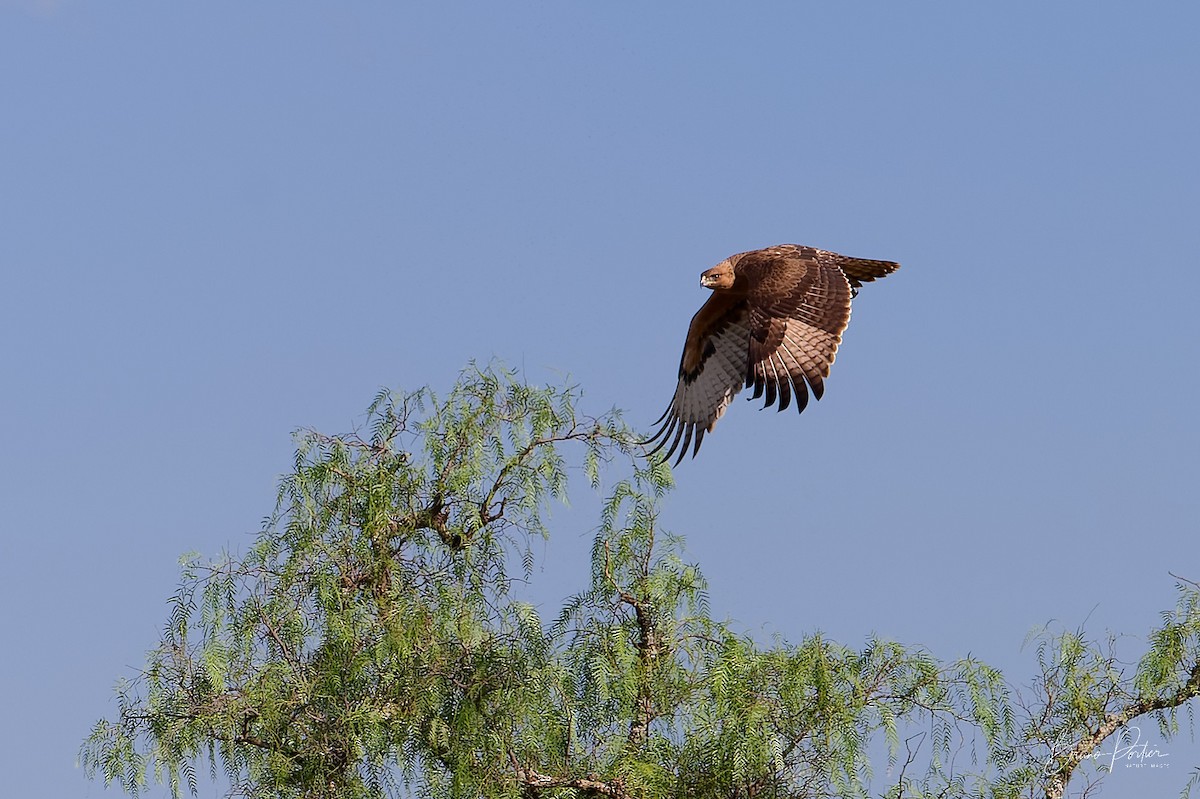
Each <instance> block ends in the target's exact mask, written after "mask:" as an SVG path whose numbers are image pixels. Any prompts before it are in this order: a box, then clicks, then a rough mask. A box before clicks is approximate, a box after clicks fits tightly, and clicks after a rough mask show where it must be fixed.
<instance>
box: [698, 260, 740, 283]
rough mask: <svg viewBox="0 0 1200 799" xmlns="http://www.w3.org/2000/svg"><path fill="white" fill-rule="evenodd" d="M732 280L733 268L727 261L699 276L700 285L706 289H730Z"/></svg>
mask: <svg viewBox="0 0 1200 799" xmlns="http://www.w3.org/2000/svg"><path fill="white" fill-rule="evenodd" d="M733 280H734V274H733V266H732V265H731V264H730V263H729V262H728V261H722V262H721V263H719V264H717V265H716V266H714V267H713V268H712V269H709V270H707V271H706V272H702V273H701V274H700V285H701V286H704V288H706V289H731V288H733Z"/></svg>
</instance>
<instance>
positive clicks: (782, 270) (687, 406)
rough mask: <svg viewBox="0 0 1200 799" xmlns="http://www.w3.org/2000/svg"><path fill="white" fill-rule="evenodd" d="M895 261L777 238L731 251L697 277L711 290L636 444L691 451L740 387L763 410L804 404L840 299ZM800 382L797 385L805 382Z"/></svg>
mask: <svg viewBox="0 0 1200 799" xmlns="http://www.w3.org/2000/svg"><path fill="white" fill-rule="evenodd" d="M899 268H900V264H898V263H894V262H892V261H870V260H867V259H865V258H849V257H847V256H845V255H838V254H837V253H835V252H828V251H826V250H818V249H816V248H815V247H802V246H800V245H798V244H780V245H779V246H778V247H768V248H766V249H765V250H754V251H752V252H743V253H739V254H737V255H731V256H730V257H729V258H726V259H725V260H724V261H722V262H721V263H719V264H717V265H716V266H714V267H713V268H712V269H709V270H708V271H706V272H704V273H702V274H701V275H700V285H702V286H704V287H705V288H710V289H712V291H713V293H712V296H711V297H709V298H708V301H707V302H705V303H704V305H703V306H701V308H700V310H699V311H697V312H696V315H695V316H693V317H692V323H691V325H690V326H689V327H688V334H687V340H686V341H685V342H684V345H683V357H682V359H680V362H679V383H678V384H677V385H676V387H675V396H674V397H672V398H671V404H670V405H668V406H667V410H666V411H665V412H663V415H662V416H660V417H659V418H658V421H656V422H655V424H656V425H658V424H661V426H660V427H659V428H658V432H656V433H655V434H654V435H653V436H652V437H651V438H650V439H648V440H647V441H646V442H644V443H646V444H650V443H653V442H655V441H658V444H657V445H656V446H655V447H654V449H652V450H650V452H648V453H647V455H648V456H649V455H653V454H654V453H655V452H657V451H658V450H660V449H662V448H663V447H664V446H666V445H667V443H668V442H670V446H669V447H668V448H667V451H666V454H665V455H664V457H665V458H666V459H668V460H669V459H670V458H671V455H672V454H673V453H674V452H675V450H676V448H679V446H680V444H681V443H682V445H683V446H682V448H680V449H679V458H678V459H677V460H676V461H675V463H676V464H678V463H679V461H681V460H683V456H684V455H685V454H686V453H687V449H688V445H689V444H691V442H692V440H693V438H694V439H695V444H694V446H693V447H692V457H695V456H696V453H697V452H699V451H700V442H701V441H702V440H703V439H704V434H705V433H706V432H712V429H713V428H714V427H715V426H716V424H717V420H718V419H720V418H721V416H722V414H724V413H725V409H726V408H728V407H729V403H730V402H732V401H733V397H734V395H735V394H737V393H738V392H739V391H741V389H742V387H743V386H745V387H746V388H749V387H751V386H753V387H754V396H753V397H752V399H756V398H758V397H760V396H762V395H763V392H766V401H765V403H764V405H763V407H764V408H766V407H769V406H771V405H773V404H774V403H775V402H776V400H778V402H779V410H781V411H782V410H783V409H784V408H786V407H787V406H788V405H789V404H790V402H791V400H792V396H793V395H794V396H795V398H796V409H797V410H798V411H803V410H804V408H805V406H806V405H808V389H809V388H811V389H812V393H813V396H814V397H816V398H817V399H820V398H821V395H822V394H823V393H824V392H825V382H824V381H825V378H826V377H828V376H829V367H830V365H831V364H832V363H833V359H834V356H835V355H836V354H837V349H838V345H839V344H841V342H842V331H843V330H845V329H846V325H847V323H849V321H850V300H851V299H852V298H853V297H854V296H855V295H856V294H857V293H858V289H859V288H860V287H861V286H862V284H863V283H869V282H871V281H872V280H875V279H876V278H881V277H886V276H887V275H890V274H891V273H892V272H895V271H896V270H897V269H899ZM806 384H807V386H806Z"/></svg>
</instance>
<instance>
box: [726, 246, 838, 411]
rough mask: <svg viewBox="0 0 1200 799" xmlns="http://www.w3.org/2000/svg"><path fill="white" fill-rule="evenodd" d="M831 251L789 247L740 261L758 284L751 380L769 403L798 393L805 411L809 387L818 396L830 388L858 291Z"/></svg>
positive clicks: (753, 300) (782, 403)
mask: <svg viewBox="0 0 1200 799" xmlns="http://www.w3.org/2000/svg"><path fill="white" fill-rule="evenodd" d="M832 255H833V253H826V252H824V251H823V250H817V249H814V248H812V247H798V246H795V245H785V246H782V247H772V248H769V249H766V250H760V251H758V252H755V253H749V254H748V255H747V257H746V259H745V260H743V261H742V262H740V263H739V264H738V271H739V272H744V273H746V275H747V277H752V278H753V280H752V282H751V285H752V286H753V287H754V288H753V290H752V291H751V293H750V295H749V297H748V299H749V303H750V312H749V319H750V341H749V352H748V355H747V374H746V386H747V387H749V386H753V387H754V395H753V398H758V397H761V396H763V394H764V393H765V394H766V399H765V404H764V406H763V407H769V406H771V405H774V404H775V403H776V402H778V403H779V410H781V411H782V410H783V409H785V408H787V407H788V405H789V404H790V403H791V399H792V397H793V395H794V396H795V399H796V410H797V411H803V410H804V409H805V407H807V405H808V392H809V389H811V390H812V395H813V396H814V397H815V398H816V399H820V398H821V396H822V395H823V394H824V393H825V378H826V377H828V376H829V368H830V366H832V365H833V361H834V358H835V357H836V355H837V349H838V345H839V344H841V342H842V331H844V330H845V329H846V325H847V324H849V322H850V300H851V298H852V297H853V293H854V290H853V287H852V286H851V283H850V280H849V279H848V278H847V276H846V274H845V273H844V272H843V271H842V269H841V268H840V266H839V265H837V263H836V262H835V261H834V260H833V258H830V257H828V256H832ZM837 257H840V256H837Z"/></svg>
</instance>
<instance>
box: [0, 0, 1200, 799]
mask: <svg viewBox="0 0 1200 799" xmlns="http://www.w3.org/2000/svg"><path fill="white" fill-rule="evenodd" d="M1198 27H1200V12H1197V10H1196V9H1195V7H1194V6H1192V5H1189V4H1184V3H1160V4H1142V5H1139V6H1137V7H1136V8H1135V7H1133V6H1125V5H1122V4H1115V3H1111V4H1107V3H1101V4H1084V3H1064V4H1053V5H1049V4H1040V3H1009V4H989V5H986V6H985V5H984V4H966V3H964V4H927V3H905V4H899V3H897V4H883V3H879V4H863V3H848V4H838V5H836V7H835V6H834V5H833V4H808V3H762V4H754V5H753V6H748V5H747V4H715V3H691V4H682V3H664V4H654V5H653V6H649V5H648V4H647V5H642V4H630V3H603V4H601V3H594V4H583V3H570V4H567V3H562V4H551V3H512V4H509V3H506V4H486V3H459V4H426V5H425V7H421V8H414V7H402V6H401V5H400V4H384V3H355V4H337V5H334V4H321V5H318V4H313V3H297V4H286V5H285V4H282V3H262V4H243V3H216V2H214V3H206V4H202V5H193V6H189V7H184V6H182V5H179V4H156V3H148V2H137V3H125V4H97V3H82V2H77V1H76V0H61V1H60V2H50V1H47V2H24V1H22V0H7V2H0V107H3V109H4V123H3V125H2V126H0V145H2V146H0V186H2V187H3V188H2V189H0V219H3V225H2V227H3V230H2V231H0V265H2V272H0V278H2V284H0V285H2V286H3V290H2V291H0V341H3V345H2V346H0V370H2V371H0V374H2V375H3V386H4V392H3V397H4V398H3V402H2V403H0V425H2V430H3V438H4V441H5V444H6V450H7V457H5V458H3V459H0V486H2V488H0V501H2V503H3V507H4V509H5V513H4V517H3V522H2V525H3V530H2V534H0V596H2V598H3V601H4V606H5V607H6V611H5V612H4V614H3V616H2V617H0V625H2V626H0V640H3V641H4V645H5V650H6V656H5V657H4V658H2V659H0V675H2V677H3V684H4V685H5V686H6V687H7V689H8V690H7V691H6V692H5V699H4V700H3V702H4V708H3V717H4V719H5V723H4V724H3V725H2V727H0V763H3V765H4V766H5V768H4V773H5V774H6V775H7V776H6V781H7V782H8V784H9V786H10V788H11V791H12V794H13V795H14V796H33V795H45V796H98V795H100V794H102V793H103V790H102V788H101V787H100V786H99V785H98V784H91V783H89V782H87V781H86V780H85V779H84V778H83V776H82V774H81V772H80V771H79V770H77V769H76V768H75V767H74V758H75V753H76V748H77V746H78V744H79V742H80V740H81V739H82V738H83V736H84V735H85V734H86V733H87V731H88V729H89V727H90V725H91V724H92V722H93V721H95V719H96V718H98V717H100V716H102V715H111V713H112V712H113V710H114V707H113V704H112V702H111V690H110V689H111V686H112V685H113V683H114V681H115V680H116V678H117V677H119V676H122V675H129V674H131V673H132V670H133V669H135V668H136V667H137V666H138V665H140V664H141V663H142V659H141V655H142V653H143V652H144V651H145V650H146V649H147V648H148V647H150V646H151V645H152V644H153V643H154V642H155V640H156V636H157V632H158V629H159V625H160V624H161V623H162V621H163V620H164V619H165V610H166V604H165V600H166V598H167V597H168V596H169V595H170V593H171V592H172V590H173V588H174V586H175V582H176V577H177V568H176V561H177V559H178V557H179V555H180V554H181V553H184V552H188V551H199V552H205V553H217V552H219V551H220V550H222V549H224V548H232V549H235V550H236V549H237V548H239V547H244V546H245V545H246V544H247V543H248V542H249V541H250V540H251V539H252V536H253V534H254V533H255V531H256V530H257V528H258V525H259V522H260V520H261V519H262V518H263V517H264V516H265V515H266V514H267V513H269V512H270V510H271V505H272V500H273V496H274V487H275V483H276V480H277V479H278V476H279V475H280V474H281V473H283V472H284V471H286V470H287V468H288V465H289V462H290V454H291V446H292V444H291V432H292V431H293V430H294V429H296V428H299V427H315V428H318V429H321V430H323V431H327V432H341V431H345V430H348V429H349V428H350V427H351V426H352V425H353V424H354V422H355V420H357V419H360V418H361V413H362V411H363V409H364V408H365V407H366V405H367V404H368V403H369V401H370V399H371V397H372V395H373V394H374V392H375V391H376V390H377V389H378V388H379V387H380V386H391V387H397V388H413V387H417V386H420V385H424V384H427V383H428V384H431V385H433V386H434V387H435V388H442V389H444V388H445V387H447V386H448V385H449V384H450V382H451V380H452V379H453V377H454V375H455V374H456V373H457V371H458V370H459V369H460V368H461V367H463V366H464V365H465V364H466V363H467V361H468V360H470V359H472V358H474V359H480V360H487V359H489V358H491V357H493V356H495V357H498V358H501V359H503V360H505V361H507V362H508V363H510V364H512V365H514V366H518V367H520V368H522V369H524V371H525V373H526V375H527V376H528V377H529V379H530V380H532V381H535V382H546V381H559V380H561V379H562V376H563V375H565V374H569V375H570V376H571V377H572V378H573V379H574V380H575V381H577V382H578V383H579V384H580V385H581V386H582V387H583V388H584V390H585V393H586V394H585V396H586V398H585V405H586V406H588V407H589V408H591V409H592V410H595V411H597V412H600V411H603V410H605V409H607V408H609V407H611V406H618V407H620V408H623V409H624V410H625V411H626V413H627V417H628V419H629V420H630V421H631V422H633V423H634V424H635V425H638V426H641V427H644V428H648V427H649V423H650V422H651V421H652V420H653V419H655V418H656V417H657V416H658V414H659V413H660V412H661V410H662V408H663V407H664V406H665V404H666V403H667V401H668V400H669V398H670V395H671V392H672V390H673V383H674V376H675V370H676V368H677V364H678V358H679V351H680V349H681V347H682V342H683V336H684V333H685V331H686V328H687V323H688V320H689V319H690V317H691V315H692V313H694V312H695V310H696V309H697V308H698V307H699V305H700V304H701V303H702V302H703V301H704V299H705V297H706V294H707V292H705V290H704V289H702V288H701V287H700V286H699V285H698V281H697V276H698V275H699V273H700V272H701V271H703V270H704V269H706V268H708V267H709V266H712V265H713V264H715V263H716V262H717V261H719V260H721V259H722V258H724V257H725V256H727V255H729V254H731V253H734V252H738V251H742V250H747V249H753V248H757V247H762V246H767V245H771V244H777V243H783V242H795V243H801V244H809V245H814V246H818V247H823V248H826V249H833V250H837V251H840V252H844V253H847V254H851V255H858V256H863V257H873V258H887V259H892V260H898V261H900V262H901V263H902V264H903V268H902V269H901V271H900V272H898V273H897V274H896V275H894V276H892V277H889V278H888V279H887V280H885V281H882V282H880V283H876V284H872V285H870V286H867V287H866V288H865V289H864V290H863V291H862V293H861V294H860V296H859V298H858V300H857V301H856V303H855V309H854V319H853V321H852V323H851V326H850V329H849V330H848V332H847V335H846V337H845V342H844V345H843V348H842V350H841V352H840V353H839V356H838V361H837V364H836V365H835V367H834V370H833V374H832V376H831V378H830V379H829V381H828V382H827V385H826V387H827V391H826V395H825V398H824V400H822V401H821V402H820V403H817V404H815V405H810V407H809V409H808V410H807V411H806V412H805V413H804V415H803V416H799V417H798V416H796V415H795V414H794V413H784V414H782V415H776V414H775V413H774V412H765V413H758V412H757V411H756V410H755V409H754V406H752V405H750V404H748V403H743V402H741V401H740V400H739V401H738V402H737V403H735V405H734V407H733V408H732V409H731V411H730V412H729V414H728V415H727V416H726V417H725V418H724V419H723V420H722V421H721V423H720V424H719V426H718V428H717V430H716V432H715V433H714V434H713V435H711V436H710V437H707V438H706V439H705V445H704V451H703V453H702V454H701V456H700V457H699V458H698V459H696V460H695V461H692V462H689V463H687V464H686V465H685V466H683V467H681V468H680V469H679V470H678V471H677V479H678V483H679V487H678V489H677V490H676V491H675V492H674V493H673V494H672V495H671V496H670V498H669V499H668V500H667V502H666V505H665V511H664V517H663V523H664V525H665V526H667V527H669V528H670V529H671V530H673V531H674V532H677V533H680V534H683V535H685V536H686V537H687V540H688V552H689V555H690V557H691V558H693V559H694V560H696V561H698V562H699V563H700V565H701V567H702V568H703V569H704V571H705V572H706V573H707V575H708V577H709V580H710V582H711V583H712V605H713V608H714V611H715V612H716V613H717V614H718V615H721V616H724V615H728V616H729V617H730V618H732V619H735V620H736V621H737V622H738V623H739V624H740V625H741V626H743V627H744V628H745V629H747V630H752V631H755V632H756V634H757V633H762V634H764V635H769V634H773V633H779V634H782V635H783V636H785V637H790V638H792V639H796V638H799V637H800V636H801V635H803V634H805V633H807V632H812V631H815V630H823V631H824V632H825V633H826V634H828V635H830V636H831V637H834V638H836V639H838V640H841V641H843V642H845V643H847V644H851V645H855V644H857V643H858V642H861V641H862V640H863V638H864V637H865V636H866V635H868V634H870V633H872V632H875V633H878V634H880V635H882V636H886V637H893V638H896V639H898V640H900V641H903V642H906V643H911V644H922V645H925V646H927V647H929V648H930V649H931V650H932V651H933V652H934V653H935V654H937V655H939V656H942V657H947V658H950V657H956V656H960V655H965V654H967V653H973V654H975V655H978V656H980V657H983V658H984V659H986V660H989V661H991V662H993V663H996V664H997V665H1000V666H1002V667H1004V668H1005V669H1006V671H1007V673H1008V676H1009V677H1010V679H1012V680H1013V681H1014V682H1017V683H1023V682H1024V681H1026V680H1027V679H1028V678H1029V677H1030V676H1032V674H1033V668H1034V665H1033V657H1032V653H1030V652H1029V651H1022V649H1021V645H1022V641H1023V640H1024V637H1025V635H1026V633H1027V632H1028V631H1029V630H1030V628H1031V627H1033V626H1035V625H1038V624H1042V623H1046V622H1048V621H1051V620H1058V621H1059V622H1060V623H1062V624H1064V625H1065V626H1067V627H1070V628H1074V627H1076V626H1078V625H1080V624H1083V623H1084V622H1085V621H1086V623H1087V626H1088V629H1089V630H1092V631H1094V632H1095V633H1097V634H1099V635H1102V634H1103V632H1104V630H1106V629H1113V630H1116V631H1120V632H1124V633H1130V634H1133V635H1135V636H1140V635H1142V634H1144V633H1145V632H1146V631H1148V630H1149V629H1150V628H1151V627H1152V626H1153V625H1154V624H1156V623H1157V621H1158V612H1159V611H1160V610H1162V609H1165V608H1168V607H1170V606H1171V605H1172V604H1173V601H1174V589H1173V580H1172V579H1171V577H1170V576H1169V574H1168V572H1169V571H1174V572H1176V573H1179V574H1183V575H1184V576H1190V577H1191V578H1193V579H1200V563H1198V562H1197V552H1198V551H1200V547H1198V546H1197V543H1196V542H1197V532H1198V530H1197V528H1198V526H1200V525H1198V523H1200V491H1197V490H1196V482H1197V477H1198V476H1200V456H1198V455H1197V453H1198V452H1200V426H1198V425H1197V422H1196V418H1195V406H1196V402H1197V398H1198V395H1200V378H1198V377H1197V370H1196V361H1197V352H1198V349H1200V347H1198V345H1200V317H1198V316H1197V314H1196V312H1195V297H1196V296H1197V289H1200V278H1198V277H1197V269H1196V254H1197V253H1198V252H1200V219H1198V211H1200V154H1198V152H1200V148H1198V147H1197V142H1198V141H1200V104H1198V103H1197V101H1196V99H1195V98H1196V84H1197V79H1198V78H1200V50H1198V49H1197V48H1196V46H1195V32H1196V30H1197V29H1198ZM579 500H580V501H579V502H578V503H577V505H576V506H575V507H574V508H573V509H572V510H570V511H566V510H564V511H559V512H556V515H555V516H554V518H555V519H557V520H558V523H559V524H560V525H561V533H560V534H558V535H556V537H555V538H554V539H552V540H551V541H550V542H549V543H548V544H547V545H546V546H545V547H544V548H543V549H542V550H541V553H540V557H541V558H542V561H541V564H540V565H539V577H541V578H543V580H544V585H545V588H544V590H545V591H547V594H546V595H547V596H557V595H560V594H565V593H567V592H570V591H572V590H576V589H578V588H581V587H582V586H583V584H584V582H585V580H586V575H587V566H586V553H587V549H588V545H589V541H590V536H591V529H592V526H593V525H594V524H595V523H596V518H595V516H594V515H588V513H587V512H586V511H587V509H588V508H589V502H588V500H586V499H585V498H583V497H580V498H579ZM1131 651H1133V652H1139V651H1140V643H1139V641H1138V640H1136V639H1134V640H1133V641H1132V643H1131ZM1165 750H1166V751H1167V752H1168V753H1169V755H1170V768H1169V769H1166V770H1162V769H1160V770H1158V771H1156V772H1154V773H1148V772H1146V771H1140V772H1126V773H1118V774H1116V775H1114V778H1113V779H1112V780H1111V782H1110V783H1109V785H1108V787H1107V788H1106V793H1105V795H1106V796H1108V797H1124V796H1129V797H1134V796H1144V795H1171V794H1174V793H1176V792H1178V790H1179V789H1180V788H1181V787H1182V785H1183V783H1184V782H1186V776H1187V772H1188V770H1189V769H1190V768H1192V767H1194V765H1195V764H1196V763H1197V762H1198V761H1200V747H1198V745H1197V744H1196V743H1195V742H1192V741H1190V740H1188V739H1187V738H1186V737H1185V738H1182V739H1179V740H1177V741H1173V742H1171V743H1169V744H1167V745H1166V747H1165ZM152 795H165V791H162V790H160V791H158V792H157V793H154V794H152Z"/></svg>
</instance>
